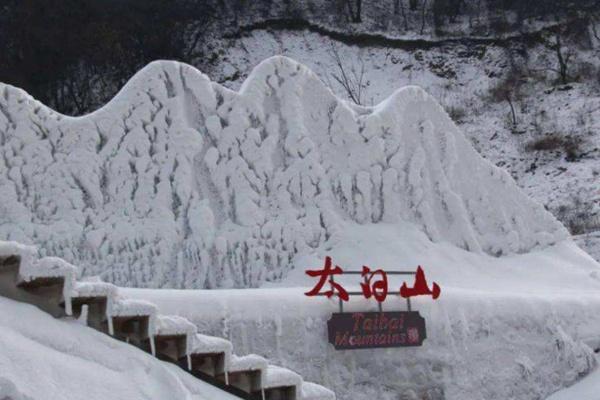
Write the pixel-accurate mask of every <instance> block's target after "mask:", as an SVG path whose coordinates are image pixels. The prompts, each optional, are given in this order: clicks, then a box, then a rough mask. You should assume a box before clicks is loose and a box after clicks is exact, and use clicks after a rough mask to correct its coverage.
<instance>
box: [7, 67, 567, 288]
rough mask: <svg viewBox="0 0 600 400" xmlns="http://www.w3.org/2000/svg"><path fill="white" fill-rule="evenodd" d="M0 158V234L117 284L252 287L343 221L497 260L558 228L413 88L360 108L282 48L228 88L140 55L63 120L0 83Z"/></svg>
mask: <svg viewBox="0 0 600 400" xmlns="http://www.w3.org/2000/svg"><path fill="white" fill-rule="evenodd" d="M0 153H1V154H2V157H0V188H1V190H0V239H2V240H16V241H20V242H23V243H35V244H36V245H37V246H38V247H39V248H40V249H41V250H40V252H41V255H52V256H58V257H62V258H64V259H66V260H68V261H69V262H72V263H74V264H77V265H81V266H82V268H83V273H84V275H94V274H102V277H103V278H104V279H105V280H108V281H111V282H113V283H115V284H118V285H128V286H147V287H188V288H191V287H194V288H199V287H206V288H213V287H249V286H258V285H260V284H261V282H263V281H265V280H277V279H279V278H281V277H282V276H285V274H286V273H287V271H289V270H290V269H291V268H293V265H294V259H295V257H297V256H298V255H302V254H308V253H311V252H315V251H316V250H317V249H319V248H322V247H323V246H327V245H331V244H332V243H335V240H336V237H337V233H338V232H340V229H342V226H343V224H345V223H355V224H372V223H379V222H386V223H394V224H402V223H407V222H408V223H412V224H415V225H416V226H418V227H419V228H420V229H421V230H422V231H423V232H425V233H426V234H427V235H428V237H429V238H430V239H431V240H433V241H447V242H450V243H453V244H454V245H456V246H459V247H462V248H465V249H467V250H470V251H474V252H485V253H488V254H492V255H495V256H501V255H506V254H511V253H522V252H528V251H530V250H531V249H534V248H537V247H545V246H548V245H551V244H553V243H556V242H558V241H560V240H562V239H564V238H566V237H567V236H568V234H567V232H566V230H565V229H564V227H563V226H562V225H561V224H560V223H558V222H557V221H556V220H555V219H554V217H552V215H551V214H550V213H548V212H546V211H545V210H544V209H543V208H542V207H541V206H540V205H538V204H537V203H535V202H533V201H531V200H530V199H529V198H527V196H526V195H525V194H524V193H523V192H522V191H521V190H520V189H519V188H518V187H517V185H516V184H515V183H514V182H513V180H512V179H511V178H510V176H509V175H508V174H507V173H506V172H505V171H503V170H500V169H498V168H497V167H495V166H493V165H492V164H490V163H489V162H487V161H486V160H484V159H483V158H482V157H481V156H479V154H477V152H476V151H475V150H474V149H473V148H472V146H471V145H470V144H469V143H468V142H467V141H466V139H465V138H464V136H463V135H462V134H461V133H460V132H459V131H458V129H457V128H456V126H455V125H454V124H453V123H452V121H451V119H450V118H449V117H448V115H447V114H446V113H445V112H444V111H443V109H442V108H441V107H440V106H439V105H438V104H437V103H436V101H435V100H434V99H433V98H432V97H430V96H429V95H427V94H426V93H425V92H424V91H423V90H422V89H420V88H417V87H406V88H402V89H400V90H398V91H396V92H395V93H394V94H393V95H392V96H390V97H389V98H388V99H387V100H385V101H384V102H382V103H380V104H379V105H377V106H376V107H371V108H363V107H358V106H354V105H351V104H348V103H347V102H345V101H343V100H340V99H338V98H337V97H335V96H334V95H333V94H332V93H331V91H330V90H329V89H328V88H327V87H325V85H324V84H323V83H322V82H321V81H320V80H319V79H318V78H317V77H316V75H315V74H314V73H312V72H311V71H310V70H308V69H307V68H306V67H303V66H302V65H300V64H298V63H296V62H294V61H292V60H290V59H287V58H284V57H273V58H269V59H267V60H265V61H264V62H262V63H261V64H260V65H258V66H257V67H256V68H255V69H254V71H253V72H252V73H251V75H250V76H249V77H248V79H247V80H246V82H245V83H244V84H243V86H242V88H241V89H240V91H239V92H238V93H236V92H232V91H230V90H228V89H225V88H223V87H221V86H219V85H218V84H215V83H212V82H211V81H210V80H209V79H208V78H207V77H206V76H205V75H203V74H202V73H200V72H199V71H197V70H196V69H194V68H193V67H191V66H189V65H185V64H181V63H177V62H170V61H157V62H153V63H151V64H149V65H148V66H146V67H145V68H144V69H143V70H141V71H140V72H138V73H137V74H136V75H135V76H134V77H133V78H132V79H131V80H130V81H129V82H128V83H127V84H126V85H125V87H124V88H123V89H122V90H121V92H120V93H119V94H118V95H117V96H116V97H115V98H114V99H113V100H112V101H110V102H109V103H108V104H107V105H106V106H104V107H103V108H101V109H99V110H97V111H95V112H93V113H91V114H89V115H86V116H83V117H77V118H73V117H66V116H63V115H60V114H57V113H56V112H54V111H52V110H50V109H48V108H47V107H45V106H43V105H42V104H40V103H39V102H37V101H35V100H33V99H32V98H31V97H30V96H29V95H27V94H26V93H24V92H23V91H21V90H19V89H16V88H14V87H11V86H8V85H4V84H0Z"/></svg>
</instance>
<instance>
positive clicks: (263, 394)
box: [260, 387, 265, 400]
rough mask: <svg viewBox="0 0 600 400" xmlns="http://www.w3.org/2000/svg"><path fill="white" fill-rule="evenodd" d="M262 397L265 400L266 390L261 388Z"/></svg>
mask: <svg viewBox="0 0 600 400" xmlns="http://www.w3.org/2000/svg"><path fill="white" fill-rule="evenodd" d="M260 396H261V397H262V400H265V388H262V387H261V388H260Z"/></svg>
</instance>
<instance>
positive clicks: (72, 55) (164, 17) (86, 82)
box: [0, 0, 204, 114]
mask: <svg viewBox="0 0 600 400" xmlns="http://www.w3.org/2000/svg"><path fill="white" fill-rule="evenodd" d="M198 4H199V3H198V2H189V3H187V2H185V1H177V0H174V1H168V2H165V1H163V0H144V1H137V0H106V1H97V0H7V1H6V3H5V4H4V6H3V7H2V8H3V9H2V11H3V12H2V17H1V18H2V20H1V21H0V22H1V25H0V39H2V40H0V52H1V53H2V54H3V62H2V63H0V81H2V82H8V83H11V84H13V85H16V86H19V87H22V88H24V89H25V90H27V91H28V92H29V93H31V94H32V95H33V96H35V97H36V98H38V99H39V100H41V101H42V102H44V103H47V104H49V105H51V106H52V107H54V108H56V109H58V110H60V111H62V112H65V113H68V114H81V113H83V112H85V111H89V109H90V108H91V104H90V102H91V101H92V98H93V97H94V93H93V92H94V90H99V89H100V88H102V86H103V85H122V84H123V83H124V82H126V81H127V80H128V79H129V77H130V76H131V75H132V74H134V73H135V72H136V71H137V70H138V69H139V68H141V67H142V66H143V65H145V64H147V63H148V62H150V61H153V60H156V59H176V60H177V59H182V57H183V55H184V52H185V51H186V45H185V37H184V35H185V32H186V31H185V26H186V24H187V23H189V22H190V21H191V18H192V16H193V15H199V14H200V15H202V14H201V13H200V11H204V10H198V8H199V7H200V6H199V5H198ZM117 89H118V88H117Z"/></svg>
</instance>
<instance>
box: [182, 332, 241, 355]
mask: <svg viewBox="0 0 600 400" xmlns="http://www.w3.org/2000/svg"><path fill="white" fill-rule="evenodd" d="M194 327H195V325H194ZM232 350H233V345H232V344H231V342H230V341H229V340H226V339H223V338H220V337H215V336H208V335H202V334H200V333H198V334H196V335H195V336H194V342H193V345H192V347H191V349H190V353H192V354H193V353H198V354H210V353H225V355H226V357H227V358H229V355H230V354H231V351H232Z"/></svg>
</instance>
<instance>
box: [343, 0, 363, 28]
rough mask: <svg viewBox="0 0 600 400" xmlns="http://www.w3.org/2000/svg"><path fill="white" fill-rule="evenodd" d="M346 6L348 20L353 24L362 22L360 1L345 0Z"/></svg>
mask: <svg viewBox="0 0 600 400" xmlns="http://www.w3.org/2000/svg"><path fill="white" fill-rule="evenodd" d="M352 3H354V5H353V4H352ZM346 6H347V7H348V13H349V14H350V20H351V21H352V22H355V23H359V22H362V16H361V14H362V0H346Z"/></svg>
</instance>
